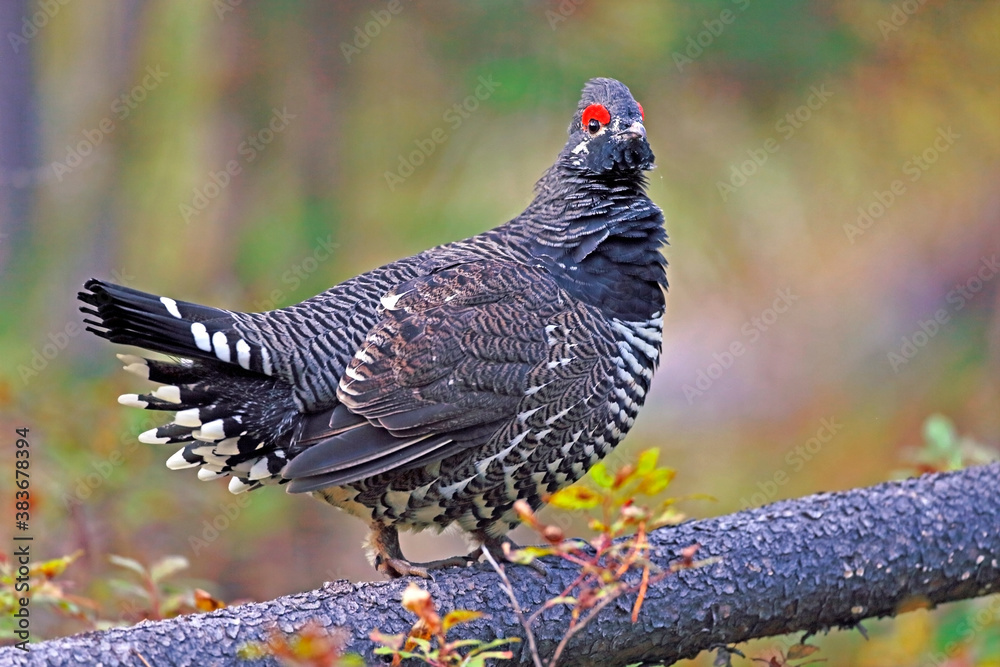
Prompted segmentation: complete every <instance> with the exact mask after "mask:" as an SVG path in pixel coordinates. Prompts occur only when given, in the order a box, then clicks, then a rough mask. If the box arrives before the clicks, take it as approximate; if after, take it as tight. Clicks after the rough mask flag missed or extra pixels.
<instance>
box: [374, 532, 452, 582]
mask: <svg viewBox="0 0 1000 667" xmlns="http://www.w3.org/2000/svg"><path fill="white" fill-rule="evenodd" d="M371 530H372V532H371V535H370V536H369V537H368V544H369V546H370V547H371V548H372V550H373V551H374V552H375V569H376V570H378V571H379V572H381V573H382V574H384V575H386V576H388V577H391V578H393V579H398V578H399V577H421V578H423V579H433V577H432V576H431V574H430V570H440V569H442V568H446V567H457V566H461V567H464V566H466V565H468V564H469V563H470V562H472V559H470V558H469V557H468V556H452V557H451V558H442V559H441V560H433V561H430V562H427V563H411V562H410V561H408V560H407V559H406V557H405V556H403V551H402V549H400V548H399V531H397V530H396V527H395V526H390V525H386V524H384V523H380V522H378V521H375V522H373V523H372V525H371Z"/></svg>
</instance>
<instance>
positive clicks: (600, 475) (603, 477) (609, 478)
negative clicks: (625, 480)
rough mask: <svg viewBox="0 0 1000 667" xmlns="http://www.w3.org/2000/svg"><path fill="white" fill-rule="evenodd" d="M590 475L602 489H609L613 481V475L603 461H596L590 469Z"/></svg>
mask: <svg viewBox="0 0 1000 667" xmlns="http://www.w3.org/2000/svg"><path fill="white" fill-rule="evenodd" d="M590 476H591V477H592V478H593V480H594V483H595V484H597V486H599V487H601V488H602V489H610V488H611V486H612V485H613V484H614V483H615V476H614V475H612V474H611V473H609V472H608V467H607V466H606V465H604V461H598V462H597V463H595V464H594V465H593V467H592V468H591V469H590Z"/></svg>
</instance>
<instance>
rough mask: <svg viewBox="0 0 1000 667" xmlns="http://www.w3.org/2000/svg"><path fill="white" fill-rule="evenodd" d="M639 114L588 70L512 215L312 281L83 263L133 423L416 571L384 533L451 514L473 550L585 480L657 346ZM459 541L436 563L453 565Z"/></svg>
mask: <svg viewBox="0 0 1000 667" xmlns="http://www.w3.org/2000/svg"><path fill="white" fill-rule="evenodd" d="M643 120H644V118H643V110H642V106H640V105H639V103H638V102H636V101H635V100H634V99H633V98H632V95H631V93H630V92H629V90H628V88H626V87H625V85H623V84H622V83H620V82H618V81H615V80H613V79H603V78H601V79H593V80H591V81H590V82H588V83H587V85H586V86H585V87H584V89H583V95H582V98H581V99H580V103H579V105H578V106H577V110H576V113H575V114H574V115H573V120H572V122H571V124H570V127H569V141H568V142H567V143H566V146H565V147H564V148H563V150H562V152H561V153H560V154H559V157H558V158H557V159H556V162H555V164H554V165H553V166H552V167H551V168H549V169H548V171H546V172H545V174H544V175H543V176H542V178H541V180H539V181H538V184H537V186H536V194H535V198H534V201H532V202H531V204H530V205H529V206H528V208H527V209H526V210H525V211H524V212H523V213H521V214H520V215H519V216H517V217H516V218H514V219H513V220H511V221H510V222H507V223H506V224H504V225H501V226H499V227H497V228H495V229H492V230H490V231H487V232H484V233H482V234H480V235H478V236H473V237H472V238H469V239H466V240H464V241H456V242H454V243H449V244H447V245H443V246H440V247H437V248H433V249H431V250H427V251H425V252H422V253H420V254H418V255H415V256H413V257H408V258H406V259H400V260H398V261H395V262H392V263H391V264H387V265H385V266H383V267H381V268H378V269H375V270H373V271H370V272H368V273H365V274H363V275H360V276H358V277H356V278H352V279H350V280H347V281H346V282H343V283H341V284H339V285H337V286H335V287H332V288H331V289H329V290H327V291H326V292H323V293H322V294H319V295H318V296H315V297H313V298H311V299H307V300H306V301H303V302H302V303H299V304H297V305H294V306H289V307H287V308H281V309H278V310H273V311H269V312H263V313H242V312H234V311H228V310H221V309H217V308H212V307H209V306H201V305H197V304H194V303H188V302H185V301H177V300H174V299H171V298H168V297H158V296H153V295H151V294H146V293H144V292H139V291H136V290H133V289H129V288H126V287H122V286H119V285H114V284H111V283H107V282H103V281H100V280H89V281H88V282H87V283H86V285H85V286H84V289H85V291H83V292H81V293H80V295H79V298H80V300H81V301H83V302H84V303H85V304H86V306H84V307H82V308H81V310H82V311H83V312H84V313H86V314H87V315H89V316H90V318H91V319H87V320H86V322H87V323H88V324H89V325H90V326H89V327H88V329H89V330H90V331H92V332H94V333H95V334H97V335H98V336H101V337H103V338H106V339H108V340H109V341H112V342H114V343H120V344H124V345H135V346H138V347H140V348H145V349H146V350H152V351H155V352H160V353H164V354H166V355H170V356H171V357H173V360H172V361H162V360H152V359H144V358H140V357H137V356H132V355H120V358H121V359H122V360H123V361H124V363H125V364H126V366H125V369H126V370H129V371H132V372H133V373H135V374H137V375H140V376H141V377H143V378H145V379H148V380H151V381H153V382H156V383H159V384H160V385H161V386H159V387H158V388H156V389H155V391H152V392H151V393H148V394H143V395H136V394H125V395H123V396H121V397H120V398H119V399H118V400H119V402H120V403H122V404H123V405H128V406H133V407H138V408H144V409H147V410H166V411H175V412H176V414H175V415H174V421H173V422H171V423H169V424H167V425H165V426H161V427H159V428H155V429H152V430H150V431H147V432H146V433H143V434H142V435H140V436H139V440H141V441H142V442H145V443H152V444H161V443H162V444H168V443H172V444H177V445H180V449H179V450H178V451H177V453H175V454H174V455H173V456H171V457H170V458H169V460H168V461H167V466H168V467H169V468H172V469H180V468H195V467H197V468H198V478H199V479H202V480H209V479H216V478H218V477H226V476H229V477H231V479H230V481H229V489H230V490H231V491H232V492H233V493H243V492H245V491H249V490H252V489H256V488H258V487H260V486H262V485H272V484H286V483H287V490H288V491H289V492H291V493H310V494H312V495H314V496H315V497H317V498H319V499H321V500H325V501H326V502H328V503H330V504H331V505H334V506H336V507H339V508H341V509H343V510H346V511H347V512H349V513H350V514H353V515H355V516H357V517H359V518H361V519H363V520H365V521H367V522H368V523H369V525H370V527H371V537H370V545H371V547H372V548H373V551H374V560H375V566H376V567H377V569H378V570H379V571H381V572H383V573H385V574H387V575H389V576H405V575H411V574H418V575H421V576H426V568H425V567H421V566H420V565H419V564H413V563H410V562H408V561H407V560H406V559H405V558H404V557H403V554H402V552H401V551H400V548H399V540H398V534H397V530H399V529H404V530H422V529H424V528H427V527H434V528H436V529H438V530H441V529H443V528H444V527H446V526H448V525H450V524H453V523H457V524H458V525H459V526H460V527H461V528H462V529H464V530H465V531H468V532H469V533H471V535H472V536H473V538H474V539H476V540H478V541H479V542H480V543H481V544H482V546H483V547H484V548H489V549H491V551H492V550H493V549H494V548H496V547H497V546H499V544H500V541H501V540H502V539H503V538H504V536H505V534H506V533H507V531H509V530H510V529H511V528H512V527H513V526H514V525H515V524H516V523H517V516H516V513H515V511H514V509H513V506H514V502H515V501H516V500H518V499H522V500H525V501H527V502H528V503H529V504H530V505H531V506H532V507H533V508H537V507H539V506H540V505H541V504H542V502H543V498H544V497H545V495H546V494H548V493H552V492H554V491H556V490H557V489H559V488H561V487H564V486H566V485H568V484H571V483H573V482H575V481H576V480H578V479H580V478H581V477H582V476H583V475H584V474H585V473H586V472H587V470H588V468H590V466H591V465H593V464H594V463H595V462H596V461H598V460H600V459H601V458H602V457H604V456H605V455H607V454H608V453H609V452H610V451H611V449H612V448H613V447H614V446H615V445H616V444H618V442H619V441H620V440H621V439H622V437H624V435H625V433H626V432H627V431H628V430H629V428H631V426H632V424H633V422H634V420H635V417H636V413H637V412H638V410H639V408H640V406H642V404H643V402H644V401H645V399H646V394H647V392H648V391H649V387H650V381H651V379H652V377H653V370H654V369H655V367H656V365H657V362H658V359H659V355H660V344H661V331H662V317H663V308H664V290H665V289H666V286H667V281H666V271H665V268H666V261H665V260H664V258H663V256H662V255H661V253H660V250H661V247H662V246H663V244H664V243H665V242H666V232H665V230H664V227H663V214H662V213H661V211H660V209H659V208H658V207H657V206H656V205H655V204H653V202H652V201H650V200H649V198H648V197H647V196H646V194H645V185H646V179H645V176H644V175H643V172H644V171H646V170H649V169H652V168H653V159H654V158H653V153H652V151H651V150H650V148H649V144H648V143H647V141H646V130H645V127H644V126H643ZM456 560H459V559H446V560H443V561H440V563H435V564H430V565H432V566H433V565H440V564H450V563H453V562H455V561H456Z"/></svg>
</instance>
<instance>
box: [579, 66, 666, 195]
mask: <svg viewBox="0 0 1000 667" xmlns="http://www.w3.org/2000/svg"><path fill="white" fill-rule="evenodd" d="M643 119H644V114H643V111H642V105H641V104H639V103H638V102H636V101H635V99H633V97H632V93H631V92H629V89H628V88H627V87H626V86H625V84H623V83H622V82H620V81H616V80H614V79H603V78H599V79H591V80H590V81H588V82H587V85H586V86H584V88H583V95H582V96H581V98H580V104H579V105H578V106H577V110H576V113H575V114H574V115H573V122H572V123H570V126H569V141H568V142H567V143H566V148H565V149H563V155H562V158H563V160H562V161H563V163H564V164H566V165H567V166H568V167H570V168H571V169H574V170H578V171H582V172H584V173H586V174H589V175H596V176H604V177H612V178H613V177H616V176H629V175H635V174H638V173H639V172H641V171H644V170H648V169H652V168H653V160H654V159H655V158H654V156H653V151H652V149H650V147H649V142H647V141H646V128H645V126H644V125H643Z"/></svg>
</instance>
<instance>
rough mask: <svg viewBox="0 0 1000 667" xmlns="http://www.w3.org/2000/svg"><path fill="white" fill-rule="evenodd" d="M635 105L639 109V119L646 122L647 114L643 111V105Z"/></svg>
mask: <svg viewBox="0 0 1000 667" xmlns="http://www.w3.org/2000/svg"><path fill="white" fill-rule="evenodd" d="M635 105H636V106H637V107H639V117H640V118H642V119H643V120H646V112H645V111H643V110H642V105H641V104H639V103H638V102H636V103H635Z"/></svg>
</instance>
